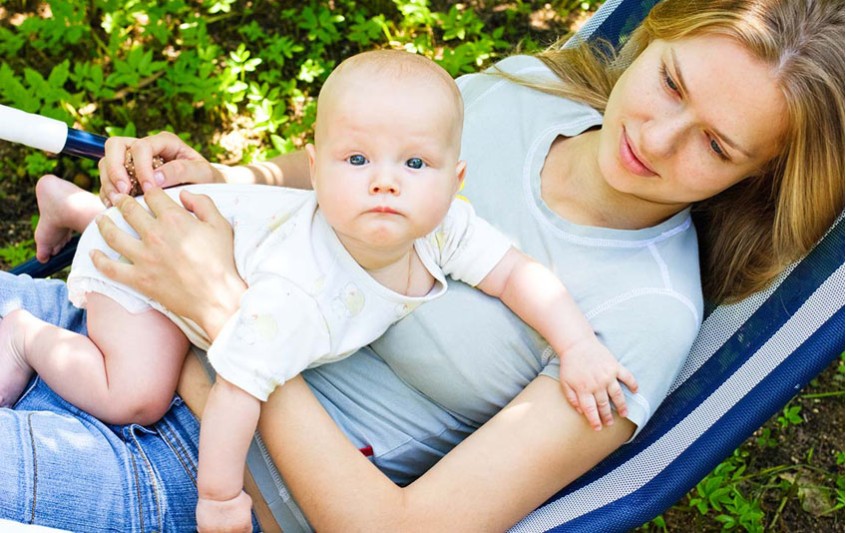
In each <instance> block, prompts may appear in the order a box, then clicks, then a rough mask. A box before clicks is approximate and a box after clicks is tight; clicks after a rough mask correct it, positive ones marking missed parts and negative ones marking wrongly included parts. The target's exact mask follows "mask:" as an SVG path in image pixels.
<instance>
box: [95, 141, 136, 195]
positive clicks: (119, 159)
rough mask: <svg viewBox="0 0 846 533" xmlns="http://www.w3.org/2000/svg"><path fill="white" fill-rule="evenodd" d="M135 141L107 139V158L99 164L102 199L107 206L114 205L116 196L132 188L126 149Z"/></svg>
mask: <svg viewBox="0 0 846 533" xmlns="http://www.w3.org/2000/svg"><path fill="white" fill-rule="evenodd" d="M134 140H135V139H133V138H131V137H109V138H108V139H106V146H105V156H104V157H103V158H102V159H100V161H99V163H98V164H97V167H98V168H99V170H100V199H101V200H102V201H103V203H104V204H105V205H106V206H111V205H112V199H113V197H114V195H115V194H119V193H120V194H127V193H129V190H130V189H131V187H132V186H131V184H130V181H129V174H128V173H127V171H126V164H125V163H126V149H127V148H128V147H129V146H130V145H131V144H132V142H133V141H134Z"/></svg>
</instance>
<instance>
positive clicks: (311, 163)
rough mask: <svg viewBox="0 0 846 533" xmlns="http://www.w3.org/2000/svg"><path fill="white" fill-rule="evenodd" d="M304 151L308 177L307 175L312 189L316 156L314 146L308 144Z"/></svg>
mask: <svg viewBox="0 0 846 533" xmlns="http://www.w3.org/2000/svg"><path fill="white" fill-rule="evenodd" d="M305 151H306V155H307V156H308V175H309V179H310V180H311V186H312V188H313V187H314V175H315V171H314V167H315V159H316V157H317V155H316V151H315V149H314V145H313V144H311V143H308V144H307V145H306V146H305Z"/></svg>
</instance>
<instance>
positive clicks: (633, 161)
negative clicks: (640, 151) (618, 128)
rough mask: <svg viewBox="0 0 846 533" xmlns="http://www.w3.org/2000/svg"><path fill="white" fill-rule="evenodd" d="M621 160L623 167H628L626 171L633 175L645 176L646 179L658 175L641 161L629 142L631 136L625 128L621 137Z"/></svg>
mask: <svg viewBox="0 0 846 533" xmlns="http://www.w3.org/2000/svg"><path fill="white" fill-rule="evenodd" d="M620 160H621V161H622V162H623V166H624V167H626V170H628V171H629V172H631V173H632V174H636V175H638V176H643V177H645V178H650V177H652V176H655V175H657V173H656V172H655V171H654V170H652V169H651V168H649V167H648V166H647V165H646V164H645V163H644V162H643V161H641V159H640V158H639V157H638V156H637V154H636V153H635V152H634V149H633V148H632V145H631V143H630V142H629V136H628V135H626V130H625V128H623V131H622V135H620Z"/></svg>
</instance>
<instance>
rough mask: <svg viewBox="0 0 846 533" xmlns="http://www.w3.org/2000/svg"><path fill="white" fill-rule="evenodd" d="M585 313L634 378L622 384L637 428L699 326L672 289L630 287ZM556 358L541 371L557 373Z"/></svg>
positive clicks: (661, 395)
mask: <svg viewBox="0 0 846 533" xmlns="http://www.w3.org/2000/svg"><path fill="white" fill-rule="evenodd" d="M629 296H630V297H626V295H621V298H620V301H618V302H617V303H616V304H615V305H611V306H608V307H607V308H605V309H603V310H601V311H600V312H598V313H590V312H589V313H588V319H589V320H590V323H591V325H592V326H593V328H594V330H595V331H596V334H597V337H598V338H599V340H600V341H601V342H602V343H603V344H605V346H606V347H607V348H608V349H609V350H610V351H611V353H612V354H614V356H615V357H616V358H617V360H618V361H620V363H622V365H623V366H624V367H626V368H627V369H628V370H629V371H630V372H631V373H632V374H634V376H635V379H636V380H637V383H638V392H637V393H632V392H631V391H630V390H629V389H628V388H627V387H626V386H625V385H624V386H623V393H624V394H625V396H626V406H627V407H628V409H629V415H628V418H629V420H631V421H632V422H634V423H635V424H636V425H637V430H636V431H635V435H637V433H639V432H640V430H641V429H642V428H643V426H644V425H645V424H646V422H647V421H648V420H649V418H651V417H652V414H653V413H654V411H655V409H656V408H657V407H658V405H659V404H660V403H661V402H662V401H663V400H664V398H665V397H666V395H667V391H668V390H669V389H670V386H671V385H672V383H673V381H674V380H675V378H676V375H677V374H678V373H679V371H680V370H681V367H682V365H683V364H684V361H685V359H686V357H687V355H688V353H689V352H690V348H691V346H692V345H693V341H694V340H695V339H696V335H697V333H698V331H699V326H700V317H699V313H698V312H697V311H696V309H695V307H694V306H692V304H690V303H689V302H687V301H686V300H685V299H684V298H683V297H681V296H680V295H678V294H674V293H664V294H656V293H648V292H645V293H643V294H636V293H632V294H631V295H629ZM558 371H559V366H558V358H557V357H553V358H552V360H551V361H550V364H549V365H547V367H546V368H544V370H543V374H545V375H548V376H551V377H553V378H555V379H558V377H559V376H558Z"/></svg>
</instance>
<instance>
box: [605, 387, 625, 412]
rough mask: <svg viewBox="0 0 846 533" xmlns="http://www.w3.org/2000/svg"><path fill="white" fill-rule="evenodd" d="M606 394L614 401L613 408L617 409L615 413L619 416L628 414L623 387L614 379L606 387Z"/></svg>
mask: <svg viewBox="0 0 846 533" xmlns="http://www.w3.org/2000/svg"><path fill="white" fill-rule="evenodd" d="M608 396H609V397H610V398H611V401H612V402H613V403H614V408H615V409H617V414H618V415H620V416H621V417H627V416H629V408H628V407H627V406H626V396H625V395H624V394H623V387H621V386H620V383H619V382H617V381H615V382H614V383H612V384H611V385H610V386H609V387H608Z"/></svg>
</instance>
